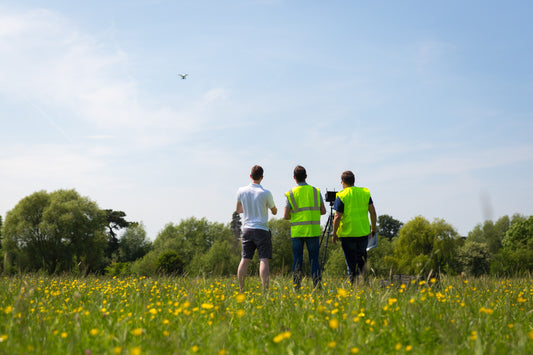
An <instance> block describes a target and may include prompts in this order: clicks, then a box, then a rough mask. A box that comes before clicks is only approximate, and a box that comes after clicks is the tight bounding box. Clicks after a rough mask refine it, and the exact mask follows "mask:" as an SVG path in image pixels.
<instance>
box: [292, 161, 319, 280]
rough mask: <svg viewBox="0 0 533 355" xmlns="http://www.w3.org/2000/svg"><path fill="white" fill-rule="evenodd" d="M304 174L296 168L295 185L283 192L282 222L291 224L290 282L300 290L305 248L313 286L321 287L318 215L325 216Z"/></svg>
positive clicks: (315, 189)
mask: <svg viewBox="0 0 533 355" xmlns="http://www.w3.org/2000/svg"><path fill="white" fill-rule="evenodd" d="M306 179H307V172H306V170H305V168H304V167H303V166H301V165H298V166H297V167H296V168H294V180H295V181H296V184H297V186H296V187H294V188H292V189H291V190H290V191H288V192H287V193H285V197H287V202H286V204H285V212H284V215H283V218H284V219H288V220H290V221H291V239H292V253H293V257H294V258H293V259H294V261H293V264H292V273H293V282H294V288H295V289H300V285H301V279H302V265H303V252H304V245H307V252H308V254H309V264H310V265H311V277H312V278H313V287H315V288H316V287H320V282H321V273H320V265H319V262H318V254H319V249H320V234H321V230H320V216H321V215H323V214H326V207H325V206H324V201H323V199H322V195H321V194H320V190H319V189H317V188H316V187H313V186H311V185H308V184H307V182H306V181H305V180H306Z"/></svg>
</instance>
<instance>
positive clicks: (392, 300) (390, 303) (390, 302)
mask: <svg viewBox="0 0 533 355" xmlns="http://www.w3.org/2000/svg"><path fill="white" fill-rule="evenodd" d="M397 301H398V300H397V299H396V298H389V306H392V305H393V304H395V303H396V302H397Z"/></svg>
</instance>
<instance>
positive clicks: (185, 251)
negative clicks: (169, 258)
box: [132, 217, 240, 275]
mask: <svg viewBox="0 0 533 355" xmlns="http://www.w3.org/2000/svg"><path fill="white" fill-rule="evenodd" d="M213 246H216V248H215V249H213V251H212V253H211V254H209V252H210V249H211V248H212V247H213ZM221 250H223V251H225V253H221V252H220V251H221ZM169 251H172V252H174V253H175V255H176V256H177V258H178V259H179V262H180V263H182V265H183V266H182V267H183V272H184V273H186V274H188V275H199V274H209V273H212V272H215V271H214V269H215V268H220V265H222V264H224V265H228V266H227V267H226V266H224V267H223V268H222V269H223V270H225V271H229V268H230V266H229V265H234V261H233V260H234V259H235V257H237V258H238V256H239V251H240V250H239V246H238V244H237V243H236V241H235V239H234V237H233V234H232V232H231V229H230V227H229V225H224V224H221V223H216V222H209V221H207V220H206V219H205V218H202V219H196V218H194V217H191V218H188V219H185V220H182V221H181V222H180V223H179V224H177V225H176V224H173V223H169V224H167V225H166V226H165V228H164V229H163V230H162V231H161V232H160V233H159V234H158V236H157V237H156V239H155V240H154V242H153V248H152V250H151V251H150V252H149V253H147V254H146V255H145V256H144V257H143V258H142V259H140V260H138V261H136V262H135V263H134V264H133V265H132V271H133V272H135V273H140V274H148V275H152V274H155V273H157V272H158V267H159V258H160V257H161V256H162V255H163V254H165V253H166V252H169ZM206 254H208V256H206ZM217 257H220V258H221V259H220V260H214V259H216V258H217ZM226 257H227V258H226ZM204 262H207V263H208V266H205V265H203V263H204ZM218 262H220V265H219V264H218ZM209 267H211V269H208V268H209ZM234 267H235V270H234V271H233V272H232V273H236V270H237V266H236V265H234Z"/></svg>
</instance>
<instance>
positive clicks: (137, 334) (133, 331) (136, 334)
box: [131, 328, 143, 336]
mask: <svg viewBox="0 0 533 355" xmlns="http://www.w3.org/2000/svg"><path fill="white" fill-rule="evenodd" d="M142 333H143V329H142V328H136V329H133V330H132V331H131V334H133V335H135V336H139V335H141V334H142Z"/></svg>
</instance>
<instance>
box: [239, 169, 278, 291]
mask: <svg viewBox="0 0 533 355" xmlns="http://www.w3.org/2000/svg"><path fill="white" fill-rule="evenodd" d="M250 178H251V180H252V182H251V183H250V184H248V185H246V186H243V187H241V188H239V190H238V191H237V208H236V211H237V213H242V214H243V217H244V218H243V224H242V236H241V245H242V248H241V256H242V257H241V262H240V264H239V268H238V270H237V277H238V279H239V289H240V291H241V292H244V279H245V278H246V274H247V272H248V265H249V264H250V260H252V258H253V257H254V253H255V250H256V249H257V253H258V254H259V276H260V277H261V282H262V284H263V290H264V291H267V290H268V283H269V278H270V273H269V260H270V259H272V236H271V233H270V229H269V228H268V210H269V209H270V211H271V212H272V214H273V215H276V214H277V213H278V209H277V208H276V205H275V204H274V198H273V197H272V193H271V192H270V191H269V190H267V189H265V188H263V187H262V186H261V181H262V180H263V168H262V167H260V166H259V165H254V166H253V167H252V172H251V174H250Z"/></svg>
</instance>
